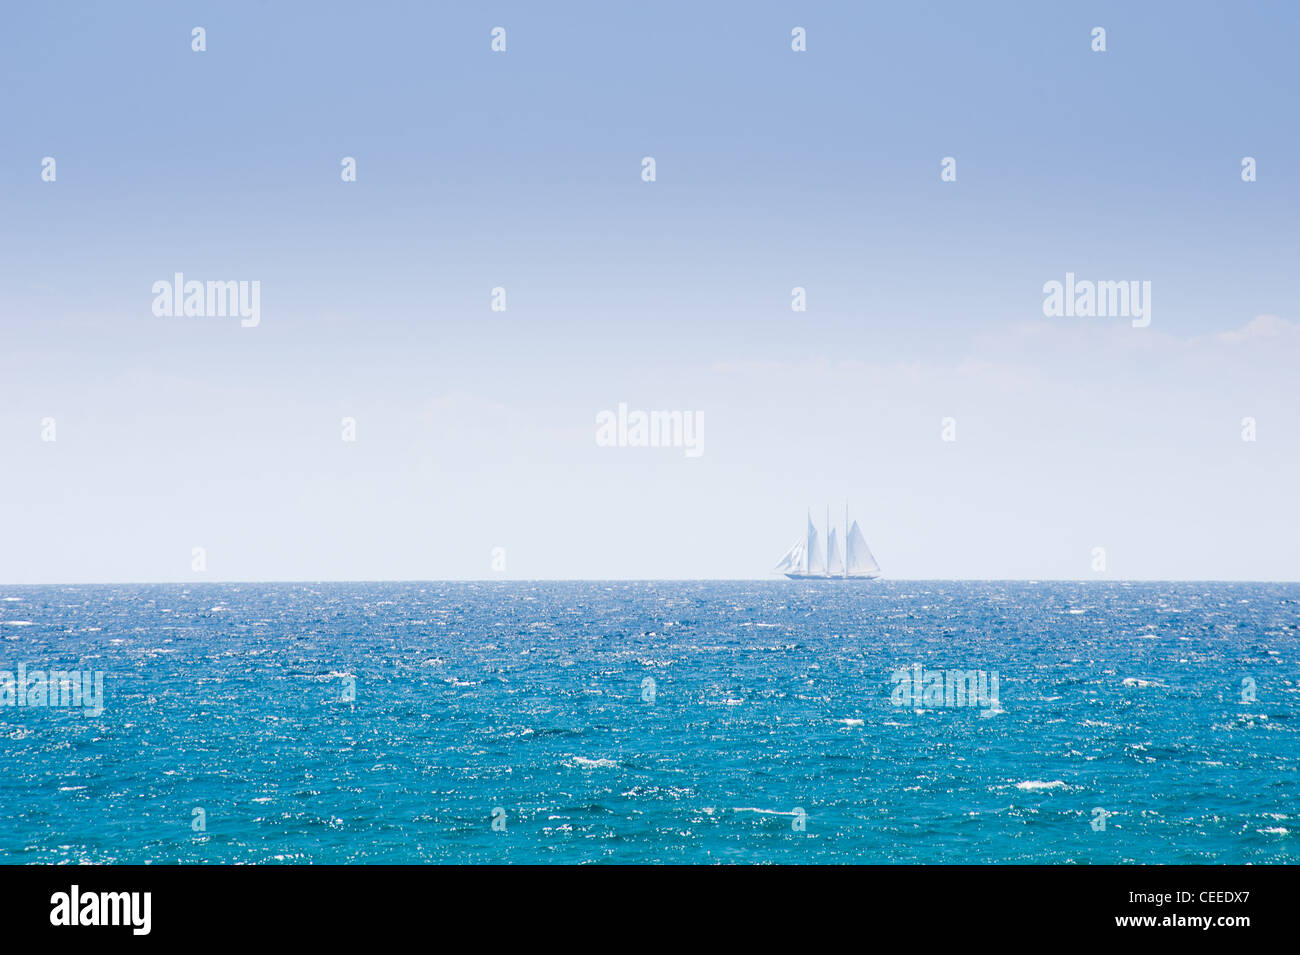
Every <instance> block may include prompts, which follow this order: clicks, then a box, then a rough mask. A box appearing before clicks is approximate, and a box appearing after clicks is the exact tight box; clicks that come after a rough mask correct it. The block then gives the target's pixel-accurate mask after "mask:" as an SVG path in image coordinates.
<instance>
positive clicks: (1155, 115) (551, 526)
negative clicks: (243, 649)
mask: <svg viewBox="0 0 1300 955" xmlns="http://www.w3.org/2000/svg"><path fill="white" fill-rule="evenodd" d="M1132 7H1133V5H1129V4H1052V5H1043V4H1030V3H1024V4H997V5H993V6H992V8H986V9H976V8H975V5H968V4H958V3H945V4H901V5H889V6H885V5H880V6H866V5H856V4H842V5H833V4H817V5H796V4H744V5H741V4H727V5H717V6H716V7H715V6H708V7H705V8H701V7H700V5H691V4H672V3H667V4H664V3H660V4H655V5H652V6H649V7H628V8H626V9H623V8H622V7H621V5H620V7H619V8H617V9H612V8H610V7H609V6H608V5H602V4H563V5H556V6H550V7H545V8H543V7H539V6H537V5H530V4H517V5H516V4H486V5H481V6H480V5H466V6H465V7H464V8H462V9H444V8H442V7H434V6H432V5H425V4H416V3H411V4H383V3H379V4H367V5H363V6H357V7H352V6H347V7H344V6H341V5H340V6H338V7H336V8H333V9H321V8H318V7H317V6H315V5H308V4H299V5H288V4H271V3H233V4H220V5H218V4H212V5H208V4H162V3H157V4H148V3H142V4H131V5H123V6H121V7H114V6H109V5H86V7H85V8H84V9H83V8H78V7H77V6H75V5H70V4H68V5H57V6H52V7H50V8H48V9H44V8H41V7H32V8H23V9H21V10H18V9H16V10H12V11H6V13H5V15H4V16H5V20H6V23H5V27H6V28H5V30H4V31H3V33H2V35H0V121H2V124H3V127H2V128H3V130H4V134H3V139H4V147H3V149H0V181H3V183H4V188H3V190H0V216H2V217H3V220H4V221H5V223H6V228H5V229H4V230H3V232H2V233H0V243H2V246H0V253H3V254H0V281H2V282H3V293H2V298H0V330H2V331H3V341H4V348H3V349H0V508H3V511H0V522H2V524H3V526H4V528H5V533H4V537H3V543H2V544H0V581H9V582H33V583H34V582H56V581H99V580H107V581H115V580H189V579H195V575H194V574H193V572H192V571H191V552H192V548H193V547H195V546H202V547H205V548H206V550H207V555H208V556H207V563H208V570H207V572H206V574H204V575H202V577H203V578H204V579H236V580H257V579H356V578H364V579H372V578H402V579H409V578H466V577H468V578H477V577H490V576H495V575H497V574H496V573H495V572H493V571H492V570H491V566H490V553H491V549H492V548H493V547H504V548H505V550H506V554H507V568H508V569H507V571H506V572H505V574H504V576H508V577H588V578H592V577H595V578H599V577H762V576H764V575H765V574H766V573H767V571H768V570H769V569H770V567H771V566H772V564H773V563H774V562H775V561H776V559H777V558H778V557H779V556H780V554H781V553H782V552H783V551H784V549H785V548H786V547H787V546H788V544H789V543H790V542H791V540H793V538H794V537H795V536H796V535H797V534H798V532H799V529H800V527H801V526H802V519H803V510H804V508H805V507H806V506H808V505H812V506H813V507H814V512H815V513H819V512H820V511H821V510H822V508H824V506H825V505H826V503H828V502H829V503H831V504H832V505H834V506H835V507H836V508H839V507H840V506H841V502H842V501H843V500H844V499H845V498H846V497H847V498H848V499H849V500H850V502H851V503H852V505H853V509H854V512H855V516H857V517H858V518H859V520H861V522H862V524H863V526H864V529H865V530H866V532H867V536H868V539H869V541H870V542H871V544H872V547H873V549H874V550H875V552H876V554H877V556H878V558H879V559H880V562H881V564H882V565H883V566H884V569H885V572H886V573H887V574H888V575H890V576H898V577H1030V578H1036V577H1069V578H1073V577H1092V576H1109V577H1134V578H1141V577H1145V578H1152V577H1155V578H1260V579H1290V580H1293V579H1297V577H1300V572H1298V570H1297V568H1300V542H1298V541H1297V540H1296V539H1295V535H1293V534H1289V533H1282V531H1283V529H1285V528H1287V527H1294V526H1295V525H1296V523H1297V519H1298V518H1300V505H1297V503H1296V500H1295V494H1294V490H1293V485H1294V480H1295V474H1296V473H1297V471H1298V470H1300V450H1298V449H1300V426H1298V425H1297V423H1296V421H1295V409H1296V408H1297V406H1300V401H1298V400H1297V399H1300V386H1297V383H1296V379H1297V376H1296V374H1295V369H1296V363H1297V359H1300V293H1298V292H1297V289H1296V285H1295V281H1294V277H1295V275H1296V267H1295V263H1296V261H1297V253H1300V241H1298V239H1297V222H1300V218H1298V217H1297V211H1298V208H1300V204H1298V202H1297V200H1300V187H1298V186H1297V173H1300V132H1298V131H1297V127H1296V124H1295V123H1294V121H1293V116H1292V114H1293V112H1294V104H1295V102H1297V100H1298V98H1300V69H1297V67H1296V66H1295V60H1294V53H1293V46H1294V41H1295V38H1296V36H1297V33H1298V32H1300V31H1298V29H1297V28H1300V10H1297V9H1296V8H1295V7H1294V6H1293V5H1287V4H1281V3H1278V4H1263V3H1261V4H1250V5H1241V6H1240V7H1237V6H1236V5H1229V4H1220V5H1209V4H1173V3H1153V4H1142V5H1140V8H1138V9H1133V8H1132ZM195 26H202V27H204V28H205V29H206V31H207V50H206V51H205V52H202V53H196V52H193V51H192V50H191V48H190V31H191V29H192V28H193V27H195ZM495 26H503V27H504V28H505V29H506V31H507V50H506V52H504V53H493V52H492V51H491V50H490V47H489V44H490V31H491V29H492V28H493V27H495ZM795 26H802V27H805V28H806V30H807V36H808V49H807V52H804V53H795V52H793V51H792V50H791V49H790V31H791V29H792V28H793V27H795ZM1095 26H1103V27H1105V28H1106V30H1107V46H1108V49H1107V51H1106V52H1105V53H1094V52H1093V51H1092V50H1091V49H1090V31H1091V30H1092V28H1093V27H1095ZM46 156H52V157H54V158H55V160H56V162H57V180H56V181H55V182H52V183H50V182H43V181H42V180H41V175H40V173H41V161H42V158H43V157H46ZM344 156H351V157H355V158H356V161H357V169H358V179H357V181H356V182H353V183H343V182H341V181H340V176H339V171H340V160H341V159H342V157H344ZM643 156H653V157H655V160H656V163H657V180H656V181H655V182H653V183H646V182H643V181H641V178H640V169H641V159H642V157H643ZM945 156H952V157H955V158H956V160H957V172H958V175H957V181H956V182H950V183H945V182H940V178H939V166H940V160H941V159H942V158H943V157H945ZM1244 156H1252V157H1255V159H1256V160H1257V163H1258V181H1256V182H1253V183H1243V182H1242V181H1241V176H1240V166H1241V160H1242V157H1244ZM1067 271H1072V272H1074V273H1076V274H1077V275H1079V276H1080V277H1083V278H1091V279H1095V280H1130V279H1133V280H1146V281H1150V282H1151V283H1152V290H1153V291H1152V299H1153V306H1152V323H1151V325H1150V327H1148V328H1144V329H1136V328H1132V327H1131V326H1130V325H1129V323H1128V322H1127V321H1126V320H1124V319H1114V318H1093V319H1086V318H1070V319H1066V318H1056V319H1048V318H1045V317H1044V315H1043V312H1042V300H1043V293H1042V286H1043V284H1044V283H1045V282H1048V281H1051V280H1062V279H1063V278H1064V275H1065V273H1066V272H1067ZM175 272H184V273H185V274H186V276H187V277H188V278H197V279H200V280H206V279H213V280H258V281H260V282H261V296H262V308H261V313H262V314H261V324H260V325H259V326H258V327H256V328H241V327H240V325H239V323H238V321H230V320H226V319H218V318H188V319H187V318H159V317H156V316H154V315H153V314H152V312H151V310H150V305H151V302H152V294H151V291H150V289H151V286H152V284H153V283H154V282H155V281H157V280H159V279H170V278H171V276H172V275H173V273H175ZM497 286H501V287H504V288H505V289H506V290H507V300H508V310H507V311H505V312H493V311H492V310H491V309H490V307H489V303H490V294H491V290H492V289H493V288H494V287H497ZM795 286H801V287H804V288H806V289H807V295H808V310H807V311H806V312H792V311H791V309H790V290H791V288H793V287H795ZM1261 316H1262V318H1261ZM619 402H626V403H627V404H629V405H630V406H631V407H633V408H644V409H652V408H662V409H678V410H691V411H698V412H701V413H702V414H703V415H704V419H705V421H706V426H705V444H704V448H705V452H704V454H703V456H702V457H700V458H698V459H688V458H686V457H685V456H684V455H683V454H681V452H680V451H679V450H675V449H650V448H599V447H597V446H596V445H595V442H594V438H593V435H594V422H595V416H596V414H597V412H599V411H601V410H603V409H612V408H615V407H617V405H618V403H619ZM343 416H351V417H355V418H356V419H357V429H358V440H357V441H356V442H355V443H345V442H342V441H341V440H340V419H341V417H343ZM1246 416H1251V417H1254V418H1255V419H1256V421H1257V424H1258V439H1257V440H1256V441H1255V442H1243V441H1242V440H1241V438H1240V431H1241V419H1242V418H1243V417H1246ZM46 417H54V418H55V420H56V422H57V441H55V442H45V441H42V440H41V421H42V419H43V418H46ZM944 417H953V418H955V419H956V421H957V440H956V441H954V442H943V441H941V440H940V422H941V419H942V418H944ZM1096 546H1102V547H1105V548H1106V553H1107V570H1106V571H1105V573H1104V574H1097V573H1096V572H1094V571H1093V570H1092V556H1091V553H1092V548H1093V547H1096Z"/></svg>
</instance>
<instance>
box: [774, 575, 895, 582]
mask: <svg viewBox="0 0 1300 955" xmlns="http://www.w3.org/2000/svg"><path fill="white" fill-rule="evenodd" d="M786 576H787V577H789V578H790V579H791V580H852V581H858V580H879V579H880V575H879V574H871V575H869V576H864V575H855V576H853V577H845V576H843V575H842V574H840V575H836V576H834V577H832V576H831V575H830V574H786Z"/></svg>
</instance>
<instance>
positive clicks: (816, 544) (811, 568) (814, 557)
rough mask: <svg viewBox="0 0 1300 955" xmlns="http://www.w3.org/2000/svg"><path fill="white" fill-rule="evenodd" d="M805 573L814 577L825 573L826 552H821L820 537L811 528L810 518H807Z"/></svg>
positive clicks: (813, 528) (814, 528)
mask: <svg viewBox="0 0 1300 955" xmlns="http://www.w3.org/2000/svg"><path fill="white" fill-rule="evenodd" d="M805 573H807V574H809V575H811V576H814V577H821V576H823V575H824V574H825V573H826V552H825V551H824V550H822V544H821V535H820V534H818V533H817V528H816V527H814V526H813V522H812V517H811V516H810V517H809V518H808V570H807V571H805Z"/></svg>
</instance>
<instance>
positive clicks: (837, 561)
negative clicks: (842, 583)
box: [826, 527, 844, 577]
mask: <svg viewBox="0 0 1300 955" xmlns="http://www.w3.org/2000/svg"><path fill="white" fill-rule="evenodd" d="M826 549H827V550H828V551H830V555H831V556H830V560H829V562H828V565H827V568H826V572H827V573H828V574H830V575H831V576H832V577H843V576H844V558H843V557H841V556H840V542H839V535H838V534H837V533H836V529H835V528H834V527H832V528H831V538H830V543H828V544H827V545H826Z"/></svg>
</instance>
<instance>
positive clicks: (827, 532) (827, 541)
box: [826, 504, 835, 577]
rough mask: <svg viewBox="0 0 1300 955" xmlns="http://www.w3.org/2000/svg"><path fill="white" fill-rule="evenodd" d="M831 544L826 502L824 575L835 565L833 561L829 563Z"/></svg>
mask: <svg viewBox="0 0 1300 955" xmlns="http://www.w3.org/2000/svg"><path fill="white" fill-rule="evenodd" d="M832 546H833V544H832V541H831V506H830V505H829V504H827V505H826V576H827V577H829V576H830V575H831V568H832V567H834V566H835V565H834V564H833V563H831V547H832Z"/></svg>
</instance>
